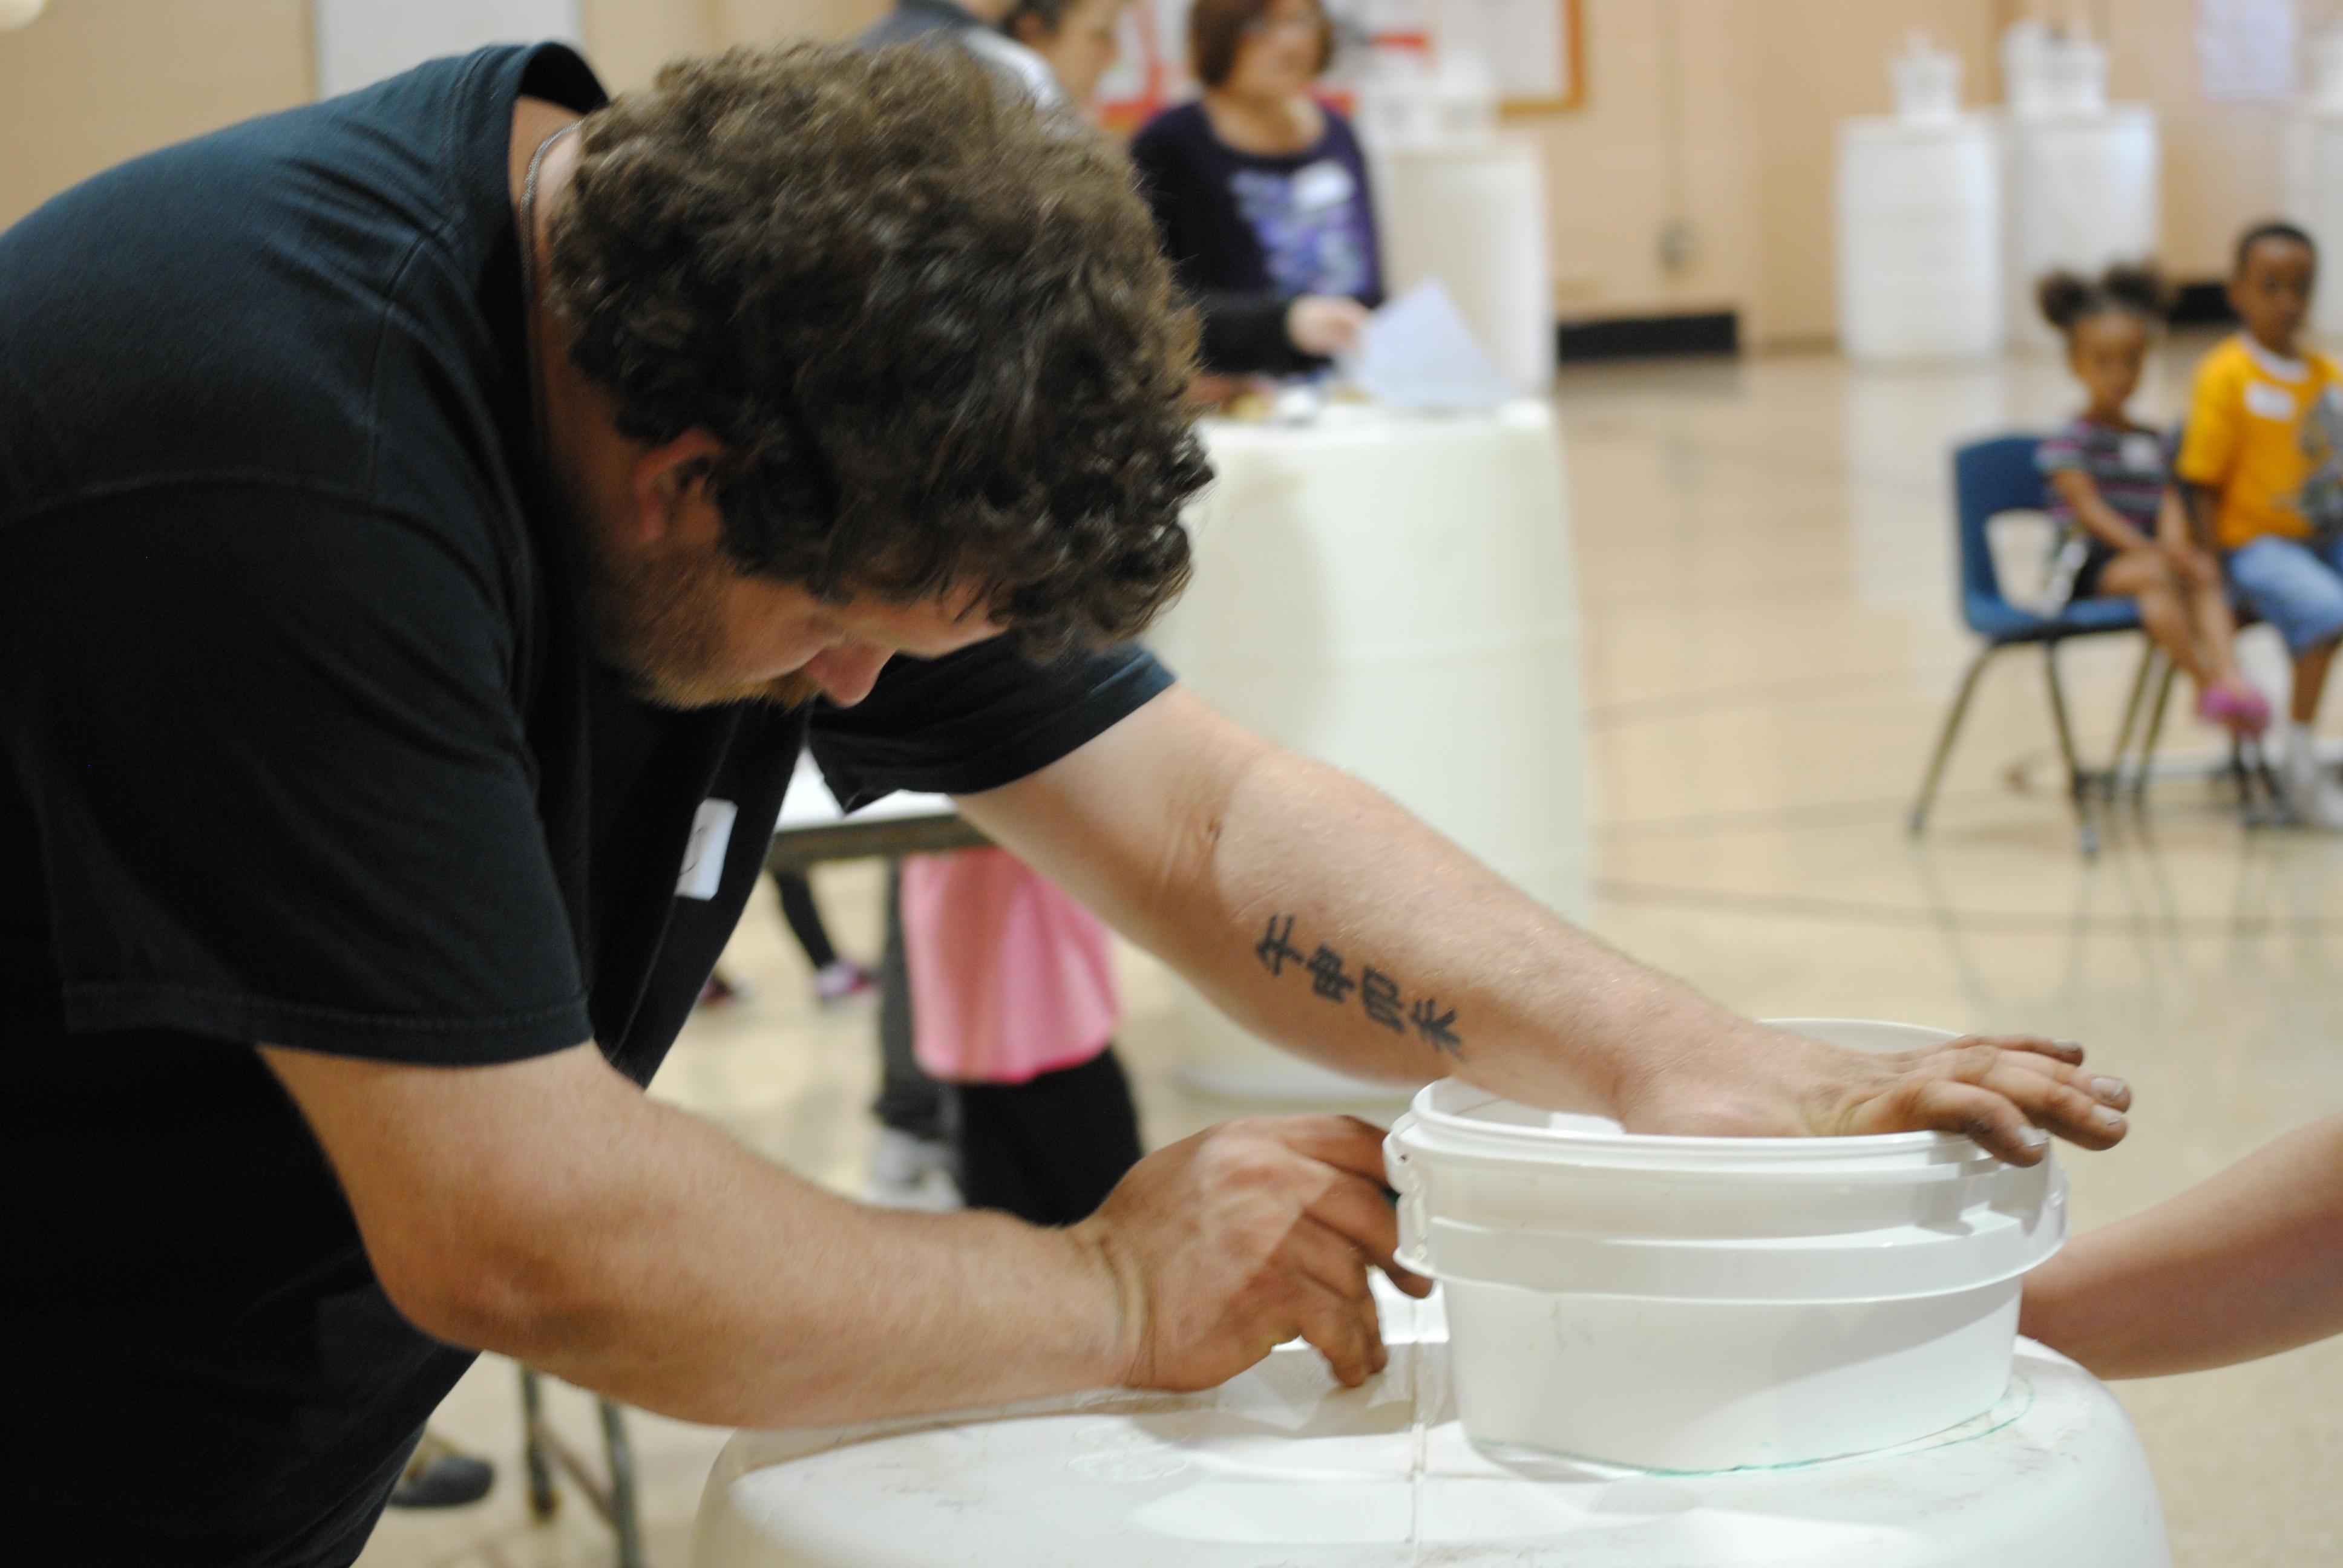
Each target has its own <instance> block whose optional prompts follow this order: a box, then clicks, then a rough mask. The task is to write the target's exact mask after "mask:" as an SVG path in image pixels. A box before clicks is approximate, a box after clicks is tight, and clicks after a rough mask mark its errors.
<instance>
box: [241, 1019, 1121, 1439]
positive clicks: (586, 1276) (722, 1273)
mask: <svg viewBox="0 0 2343 1568" xmlns="http://www.w3.org/2000/svg"><path fill="white" fill-rule="evenodd" d="M269 1054H270V1057H271V1060H272V1064H273V1065H277V1069H278V1072H279V1075H280V1077H283V1078H285V1080H286V1081H287V1085H288V1087H291V1088H292V1089H293V1091H294V1092H295V1095H296V1098H297V1100H299V1101H301V1104H302V1108H303V1110H304V1111H305V1112H306V1113H307V1114H308V1115H309V1117H310V1119H311V1121H312V1123H313V1125H317V1127H318V1130H319V1132H320V1136H321V1138H323V1139H324V1140H325V1141H327V1145H328V1147H329V1148H331V1149H334V1150H335V1151H336V1157H337V1168H339V1169H341V1170H342V1171H343V1172H344V1182H345V1186H346V1188H347V1189H348V1190H349V1192H350V1197H351V1200H352V1205H353V1208H354V1210H355V1211H356V1212H357V1216H358V1219H359V1222H360V1227H361V1229H362V1231H364V1232H365V1235H366V1240H367V1251H368V1253H369V1255H370V1256H371V1257H373V1258H374V1260H375V1262H376V1267H377V1271H378V1272H380V1273H381V1274H382V1276H383V1281H384V1284H385V1285H386V1287H387V1289H389V1291H390V1292H391V1295H392V1298H393V1300H394V1301H395V1302H397V1304H398V1305H399V1306H400V1308H401V1309H402V1310H403V1311H405V1312H407V1314H408V1315H409V1316H410V1317H413V1318H414V1319H415V1320H416V1321H417V1323H418V1325H419V1326H421V1327H423V1328H425V1329H426V1330H427V1331H428V1332H432V1333H435V1334H437V1335H439V1336H440V1337H442V1338H447V1339H450V1340H453V1341H456V1342H460V1343H465V1344H468V1345H472V1346H475V1347H477V1348H480V1349H485V1350H494V1351H498V1352H504V1353H507V1354H509V1355H512V1356H514V1357H516V1358H518V1359H520V1360H523V1361H526V1362H529V1363H530V1364H531V1365H534V1366H538V1367H541V1368H543V1369H544V1370H546V1371H548V1372H554V1373H556V1374H558V1375H559V1376H561V1377H563V1378H565V1379H568V1380H569V1381H572V1382H578V1383H579V1384H581V1385H584V1386H587V1387H590V1388H593V1389H595V1390H598V1392H603V1393H607V1394H609V1395H611V1396H613V1397H615V1398H618V1399H621V1400H624V1401H625V1402H628V1403H629V1404H635V1405H639V1406H641V1407H642V1408H644V1409H648V1410H653V1411H657V1412H660V1413H662V1414H666V1415H671V1416H675V1417H678V1418H680V1419H683V1420H688V1421H699V1422H716V1423H721V1424H730V1425H776V1424H783V1423H787V1424H796V1425H802V1424H809V1423H820V1422H840V1421H860V1420H870V1419H875V1418H878V1417H881V1416H886V1415H890V1414H899V1413H905V1412H925V1411H936V1410H944V1409H950V1408H955V1407H961V1406H967V1405H974V1404H988V1403H994V1402H1003V1401H1011V1400H1018V1399H1025V1398H1032V1397H1039V1396H1041V1395H1046V1394H1052V1393H1061V1392H1070V1391H1072V1390H1076V1389H1081V1388H1091V1387H1098V1386H1101V1385H1105V1384H1111V1383H1112V1382H1115V1380H1116V1378H1117V1376H1118V1375H1119V1373H1120V1372H1121V1364H1120V1362H1119V1361H1118V1360H1117V1357H1118V1355H1119V1354H1120V1353H1121V1343H1120V1336H1121V1333H1122V1332H1123V1331H1124V1325H1122V1323H1121V1321H1120V1315H1119V1302H1118V1300H1117V1293H1116V1290H1115V1285H1114V1281H1113V1277H1112V1275H1111V1272H1110V1271H1108V1270H1107V1268H1106V1267H1105V1266H1104V1264H1103V1262H1102V1261H1101V1260H1100V1259H1098V1258H1096V1257H1095V1256H1092V1255H1091V1253H1090V1252H1089V1251H1088V1250H1087V1249H1088V1243H1087V1242H1086V1241H1085V1240H1084V1239H1083V1238H1082V1237H1081V1236H1080V1235H1078V1234H1077V1233H1074V1232H1068V1231H1042V1230H1039V1229H1036V1228H1035V1227H1032V1226H1029V1225H1025V1224H1021V1223H1020V1222H1018V1221H1014V1220H1011V1219H1008V1218H1006V1217H1003V1216H999V1215H992V1214H957V1215H921V1214H906V1213H896V1212H889V1211H875V1210H871V1209H868V1208H865V1207H863V1206H861V1205H859V1204H854V1203H850V1202H849V1201H846V1200H844V1199H841V1198H838V1197H836V1196H834V1195H832V1194H830V1193H828V1192H825V1191H820V1189H818V1188H815V1187H813V1186H811V1185H809V1184H808V1183H806V1182H804V1181H799V1180H798V1179H797V1178H795V1177H794V1176H792V1175H790V1174H789V1172H787V1171H783V1170H781V1169H780V1168H779V1167H777V1166H774V1165H771V1164H769V1163H768V1162H767V1161H762V1160H759V1159H758V1158H757V1157H756V1156H755V1155H753V1154H751V1153H749V1151H746V1150H744V1149H742V1148H740V1147H739V1145H737V1144H735V1143H733V1142H732V1141H730V1140H729V1139H728V1138H726V1137H725V1136H724V1135H723V1134H722V1133H721V1132H719V1131H717V1130H716V1129H714V1128H712V1127H710V1126H709V1125H708V1124H707V1123H705V1122H702V1121H698V1120H696V1119H694V1118H692V1117H690V1116H688V1115H685V1114H683V1113H682V1112H680V1111H675V1110H672V1109H671V1108H669V1107H665V1106H661V1105H659V1104H658V1103H657V1102H655V1101H648V1100H646V1099H644V1098H643V1096H642V1095H641V1094H640V1093H639V1091H636V1090H635V1089H634V1088H633V1086H632V1085H630V1084H628V1083H626V1082H625V1081H622V1080H621V1079H619V1077H618V1074H616V1073H615V1072H612V1071H611V1070H609V1069H608V1067H607V1066H606V1065H604V1064H603V1063H602V1061H601V1060H600V1059H599V1057H598V1055H597V1054H595V1053H594V1052H593V1050H592V1048H591V1047H581V1048H579V1050H578V1051H576V1052H569V1053H564V1054H565V1056H566V1057H571V1058H575V1059H576V1060H568V1061H564V1062H562V1063H561V1064H560V1076H559V1079H558V1083H557V1084H556V1085H555V1086H554V1088H553V1089H552V1091H551V1094H550V1098H551V1099H553V1100H555V1101H558V1104H553V1105H548V1106H547V1107H545V1108H544V1109H545V1111H546V1114H544V1115H542V1116H541V1117H532V1118H499V1119H498V1120H497V1121H496V1123H495V1125H496V1128H497V1137H496V1138H495V1139H494V1140H493V1141H491V1140H488V1139H485V1138H483V1139H468V1138H462V1137H447V1129H448V1128H449V1126H450V1122H449V1116H450V1114H451V1112H450V1111H449V1109H448V1107H449V1105H450V1104H451V1103H452V1102H453V1101H452V1091H454V1090H455V1089H457V1088H458V1087H459V1086H458V1084H457V1083H456V1081H455V1080H454V1078H453V1077H452V1076H451V1075H450V1074H449V1073H447V1071H445V1070H428V1069H381V1070H377V1071H378V1072H379V1073H380V1074H382V1075H383V1076H382V1077H380V1078H377V1081H375V1082H374V1083H373V1084H372V1085H370V1086H369V1092H368V1094H367V1097H366V1098H365V1099H364V1100H363V1101H355V1102H350V1103H355V1104H358V1105H362V1106H363V1107H364V1109H363V1110H362V1111H356V1112H354V1113H353V1112H351V1111H345V1110H344V1104H345V1103H346V1102H345V1101H341V1100H338V1099H337V1097H336V1096H335V1095H334V1094H333V1093H331V1092H329V1091H322V1090H319V1089H318V1088H317V1087H316V1085H317V1082H318V1081H321V1080H322V1076H323V1075H325V1074H329V1073H335V1072H337V1071H338V1072H340V1073H341V1074H342V1075H344V1076H347V1072H348V1070H350V1068H351V1066H352V1064H349V1063H346V1062H333V1061H330V1060H327V1059H317V1058H307V1059H305V1058H303V1057H302V1056H301V1055H300V1053H294V1052H277V1051H272V1052H270V1053H269ZM546 1065H547V1064H546V1063H545V1062H544V1061H541V1060H540V1061H537V1062H522V1063H516V1064H513V1065H512V1066H510V1067H504V1068H494V1067H491V1068H478V1069H468V1070H465V1074H466V1075H467V1076H470V1075H478V1074H498V1073H508V1074H514V1075H517V1081H518V1075H527V1074H537V1075H538V1077H537V1079H536V1080H535V1081H534V1087H533V1088H532V1089H531V1091H530V1092H531V1093H532V1095H534V1096H538V1097H540V1098H543V1097H546V1096H547V1089H546V1085H545V1083H544V1082H543V1073H542V1071H541V1070H542V1069H544V1068H545V1067H546ZM482 1083H483V1080H481V1079H479V1078H478V1077H472V1078H471V1081H469V1082H468V1083H465V1084H462V1085H460V1087H461V1088H463V1089H465V1090H477V1089H478V1088H479V1087H480V1086H481V1084H482ZM403 1101H412V1102H411V1103H407V1102H403ZM468 1113H469V1112H468V1111H459V1112H456V1114H468ZM360 1116H363V1117H364V1118H365V1119H366V1121H367V1122H369V1123H372V1125H370V1126H352V1125H347V1124H346V1123H347V1122H350V1121H356V1120H357V1118H358V1117H360ZM536 1125H543V1126H547V1127H559V1128H565V1129H568V1130H569V1131H568V1134H567V1135H565V1136H562V1137H558V1138H552V1137H548V1138H546V1139H544V1140H543V1141H541V1142H539V1143H538V1144H536V1145H534V1146H531V1147H528V1148H514V1147H512V1146H511V1140H512V1138H513V1137H515V1136H516V1132H515V1129H516V1128H517V1127H518V1128H521V1129H527V1128H528V1127H532V1126H536ZM421 1126H434V1127H437V1128H438V1129H440V1130H441V1136H443V1137H447V1143H448V1146H449V1147H450V1148H452V1149H455V1150H458V1151H461V1152H458V1153H454V1154H444V1153H443V1154H437V1156H436V1157H435V1158H430V1159H427V1160H417V1159H415V1158H413V1157H412V1156H413V1154H414V1153H415V1152H416V1151H387V1150H384V1149H383V1148H381V1147H380V1145H381V1143H383V1142H384V1141H387V1140H389V1139H392V1138H395V1137H397V1136H399V1132H398V1130H399V1129H402V1128H407V1127H421ZM580 1128H586V1129H591V1130H593V1131H590V1132H589V1133H588V1134H586V1135H583V1136H579V1135H577V1130H578V1129H580ZM518 1136H522V1137H524V1138H526V1137H528V1132H527V1131H522V1132H520V1133H519V1134H518ZM385 1153H394V1154H401V1155H404V1156H406V1157H405V1158H399V1159H392V1160H377V1159H376V1158H373V1157H374V1156H377V1155H381V1154H385ZM377 1166H379V1167H380V1168H384V1169H392V1170H404V1171H409V1172H413V1171H418V1170H429V1171H432V1172H433V1174H432V1175H431V1176H430V1177H429V1178H428V1179H427V1180H428V1181H429V1182H430V1183H431V1184H433V1185H435V1186H436V1185H437V1184H440V1183H445V1190H444V1192H443V1193H442V1194H441V1195H440V1198H435V1197H434V1195H433V1194H432V1193H429V1192H423V1193H418V1192H417V1191H415V1187H416V1186H417V1180H416V1178H414V1177H413V1176H412V1175H411V1174H410V1175H409V1176H408V1177H407V1178H406V1179H405V1180H403V1181H399V1182H397V1183H396V1184H393V1183H389V1182H385V1183H383V1184H382V1188H383V1190H380V1191H377V1190H375V1188H374V1186H373V1184H371V1183H369V1182H368V1181H367V1178H366V1177H365V1175H364V1174H363V1172H364V1171H367V1170H370V1169H374V1168H377ZM474 1166H477V1168H470V1167H474ZM516 1172H520V1173H525V1176H526V1181H525V1183H521V1182H517V1180H516V1174H515V1173H516ZM354 1176H355V1179H354ZM441 1199H444V1201H441ZM457 1260H460V1263H459V1264H458V1263H456V1262H455V1261H457Z"/></svg>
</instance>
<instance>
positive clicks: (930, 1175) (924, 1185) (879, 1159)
mask: <svg viewBox="0 0 2343 1568" xmlns="http://www.w3.org/2000/svg"><path fill="white" fill-rule="evenodd" d="M862 1198H863V1201H865V1202H867V1203H875V1204H877V1205H878V1206H879V1207H880V1208H881V1209H918V1210H921V1211H925V1212H927V1213H930V1214H948V1213H950V1212H951V1211H953V1210H955V1209H958V1208H960V1207H961V1206H962V1205H961V1203H960V1189H959V1188H958V1187H957V1186H955V1185H953V1183H952V1179H951V1151H950V1150H949V1149H947V1148H946V1147H944V1145H943V1144H941V1143H940V1142H938V1141H935V1140H934V1139H931V1138H914V1137H912V1136H911V1135H910V1133H908V1132H903V1131H898V1130H896V1129H895V1128H892V1127H882V1128H880V1130H879V1141H877V1142H875V1143H873V1144H872V1145H871V1146H870V1181H868V1183H867V1184H866V1185H865V1186H864V1187H863V1189H862Z"/></svg>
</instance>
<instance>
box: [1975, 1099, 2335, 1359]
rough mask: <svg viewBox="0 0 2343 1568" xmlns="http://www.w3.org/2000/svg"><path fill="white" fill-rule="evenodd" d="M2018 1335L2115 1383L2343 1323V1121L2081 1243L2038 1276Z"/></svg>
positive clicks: (2252, 1352)
mask: <svg viewBox="0 0 2343 1568" xmlns="http://www.w3.org/2000/svg"><path fill="white" fill-rule="evenodd" d="M2018 1332H2021V1333H2024V1334H2026V1335H2027V1336H2029V1337H2030V1338H2033V1339H2037V1340H2040V1341H2041V1342H2043V1343H2045V1344H2046V1345H2048V1346H2050V1347H2051V1348H2052V1349H2053V1350H2056V1351H2061V1352H2065V1353H2066V1354H2067V1355H2070V1356H2072V1357H2074V1358H2075V1359H2076V1360H2077V1361H2078V1362H2082V1363H2083V1364H2084V1365H2085V1366H2087V1367H2088V1368H2090V1369H2091V1371H2093V1372H2097V1373H2098V1374H2099V1375H2100V1376H2101V1377H2111V1378H2117V1377H2159V1376H2162V1375H2164V1374H2166V1373H2167V1372H2195V1371H2198V1370H2200V1369H2202V1368H2205V1367H2216V1366H2226V1365H2227V1364H2228V1363H2230V1362H2242V1361H2251V1360H2252V1359H2254V1358H2255V1357H2257V1356H2266V1355H2274V1354H2276V1353H2277V1352H2279V1351H2284V1350H2292V1349H2293V1348H2294V1347H2295V1346H2297V1345H2303V1344H2308V1343H2309V1342H2311V1341H2313V1340H2317V1339H2323V1338H2325V1337H2326V1336H2327V1335H2328V1334H2332V1333H2338V1332H2343V1116H2337V1117H2330V1118H2329V1119H2328V1120H2327V1121H2319V1122H2314V1123H2312V1124H2311V1125H2310V1126H2308V1127H2306V1128H2304V1129H2302V1130H2301V1131H2298V1132H2295V1133H2292V1134H2290V1135H2289V1136H2288V1137H2286V1138H2282V1139H2280V1140H2279V1141H2278V1142H2276V1143H2273V1144H2271V1145H2270V1146H2269V1147H2268V1149H2265V1150H2263V1151H2261V1152H2260V1153H2258V1154H2256V1155H2254V1156H2252V1157H2251V1158H2249V1159H2247V1160H2244V1161H2240V1162H2239V1163H2237V1164H2236V1165H2233V1166H2231V1167H2230V1168H2229V1169H2228V1170H2227V1171H2222V1172H2221V1173H2220V1174H2219V1175H2217V1176H2216V1177H2214V1178H2212V1179H2211V1180H2210V1181H2204V1182H2201V1183H2199V1184H2198V1185H2197V1186H2195V1187H2192V1188H2190V1189H2189V1190H2188V1191H2186V1192H2183V1193H2182V1194H2180V1196H2178V1197H2177V1198H2175V1199H2173V1200H2171V1201H2169V1202H2167V1203H2163V1204H2159V1205H2158V1206H2157V1207H2156V1208H2153V1209H2150V1210H2148V1211H2147V1212H2146V1213H2143V1214H2136V1215H2134V1216H2133V1217H2132V1218H2130V1219H2128V1220H2125V1221H2119V1222H2118V1223H2116V1224H2113V1225H2108V1226H2106V1227H2104V1228H2102V1229H2100V1230H2097V1231H2090V1232H2089V1233H2087V1234H2086V1235H2082V1236H2078V1237H2077V1238H2075V1239H2074V1240H2073V1241H2069V1242H2068V1243H2067V1244H2066V1250H2065V1251H2062V1252H2060V1253H2059V1254H2058V1255H2057V1256H2056V1257H2055V1258H2053V1259H2051V1260H2050V1261H2048V1262H2046V1263H2045V1264H2043V1265H2042V1267H2040V1268H2039V1269H2036V1270H2035V1271H2034V1272H2033V1273H2032V1274H2031V1275H2030V1276H2028V1277H2027V1279H2026V1304H2025V1307H2024V1309H2023V1312H2022V1314H2021V1316H2020V1318H2019V1320H2018Z"/></svg>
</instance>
